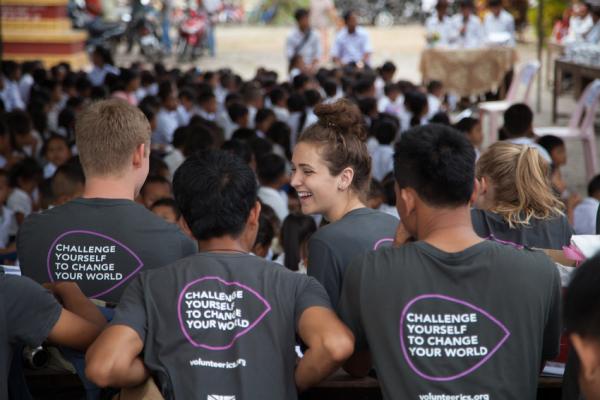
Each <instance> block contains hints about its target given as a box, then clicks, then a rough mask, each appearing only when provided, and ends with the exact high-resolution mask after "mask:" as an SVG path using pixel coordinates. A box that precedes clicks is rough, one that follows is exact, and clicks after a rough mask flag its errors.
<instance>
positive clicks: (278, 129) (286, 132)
mask: <svg viewBox="0 0 600 400" xmlns="http://www.w3.org/2000/svg"><path fill="white" fill-rule="evenodd" d="M266 136H267V139H269V140H270V141H271V142H273V143H274V144H278V145H280V146H281V147H283V150H284V152H285V156H286V157H287V158H288V159H289V158H291V149H290V138H291V136H292V129H291V128H290V126H289V125H288V124H286V123H285V122H283V121H275V122H273V125H271V127H270V128H269V130H268V131H267V132H266Z"/></svg>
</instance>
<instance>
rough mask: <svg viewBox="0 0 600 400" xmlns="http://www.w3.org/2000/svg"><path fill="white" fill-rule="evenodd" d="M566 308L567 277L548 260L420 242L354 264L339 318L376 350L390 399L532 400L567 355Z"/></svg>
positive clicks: (359, 341) (500, 249) (527, 253)
mask: <svg viewBox="0 0 600 400" xmlns="http://www.w3.org/2000/svg"><path fill="white" fill-rule="evenodd" d="M559 306H560V279H559V276H558V272H557V270H556V268H555V267H554V265H553V263H552V262H551V261H550V259H549V258H548V257H547V256H546V255H545V254H543V253H541V252H538V251H532V250H519V249H516V248H514V247H512V246H507V245H502V244H498V243H494V242H491V241H484V242H482V243H479V244H476V245H474V246H472V247H470V248H467V249H465V250H464V251H461V252H458V253H452V254H450V253H445V252H443V251H441V250H439V249H437V248H435V247H433V246H431V245H429V244H427V243H425V242H415V243H408V244H406V245H404V246H402V247H400V248H386V249H382V250H380V251H377V252H370V253H369V254H367V255H365V256H364V257H362V258H360V259H357V260H356V261H355V262H353V263H352V264H351V265H350V267H349V268H348V271H347V272H346V276H345V280H344V287H343V290H342V296H341V298H340V305H339V313H340V317H341V318H342V320H343V321H344V322H346V324H347V325H348V326H349V327H350V329H352V331H353V332H354V335H355V337H356V346H357V349H359V350H366V349H369V350H370V351H371V354H372V356H373V361H374V366H375V369H376V370H377V374H378V377H379V380H380V384H381V388H382V392H383V395H384V398H385V399H417V400H418V399H422V400H428V399H439V398H445V399H463V398H469V399H488V400H500V399H502V400H523V399H535V396H536V390H537V381H538V373H539V371H540V366H541V363H542V360H546V359H552V358H553V357H555V356H556V355H557V354H558V347H559V339H560V321H559V319H560V316H559ZM436 396H441V397H436ZM443 396H446V397H443ZM452 396H455V397H452Z"/></svg>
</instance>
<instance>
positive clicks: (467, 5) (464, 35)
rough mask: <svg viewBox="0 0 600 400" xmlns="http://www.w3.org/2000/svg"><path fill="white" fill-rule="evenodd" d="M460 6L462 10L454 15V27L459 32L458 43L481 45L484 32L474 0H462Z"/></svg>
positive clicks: (473, 45) (460, 44) (463, 45)
mask: <svg viewBox="0 0 600 400" xmlns="http://www.w3.org/2000/svg"><path fill="white" fill-rule="evenodd" d="M459 7H460V12H459V13H458V14H456V15H455V16H453V17H452V22H453V23H454V29H455V31H456V32H458V39H457V43H458V45H459V46H461V47H465V48H474V47H479V46H481V43H482V40H483V38H484V32H483V27H482V25H481V21H480V20H479V17H478V16H477V15H475V5H474V4H473V0H461V1H460V3H459Z"/></svg>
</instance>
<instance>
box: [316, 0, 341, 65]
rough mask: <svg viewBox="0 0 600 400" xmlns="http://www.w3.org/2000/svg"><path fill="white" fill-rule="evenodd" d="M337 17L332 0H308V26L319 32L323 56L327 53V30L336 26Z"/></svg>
mask: <svg viewBox="0 0 600 400" xmlns="http://www.w3.org/2000/svg"><path fill="white" fill-rule="evenodd" d="M338 18H339V17H338V13H337V10H336V8H335V3H334V2H333V0H310V26H311V27H312V28H313V29H315V30H316V31H317V32H318V33H319V36H320V37H321V49H322V50H323V52H322V54H323V55H325V56H327V55H328V54H329V30H330V29H331V26H332V25H335V26H337V24H338ZM323 61H325V60H323Z"/></svg>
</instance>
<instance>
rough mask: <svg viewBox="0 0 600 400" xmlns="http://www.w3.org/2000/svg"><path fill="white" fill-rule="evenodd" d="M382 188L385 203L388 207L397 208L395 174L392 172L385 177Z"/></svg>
mask: <svg viewBox="0 0 600 400" xmlns="http://www.w3.org/2000/svg"><path fill="white" fill-rule="evenodd" d="M381 186H382V188H383V197H384V199H385V200H384V203H385V204H387V205H388V206H396V190H395V186H396V178H395V177H394V173H393V172H390V173H389V174H387V175H386V176H384V177H383V180H382V181H381Z"/></svg>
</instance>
